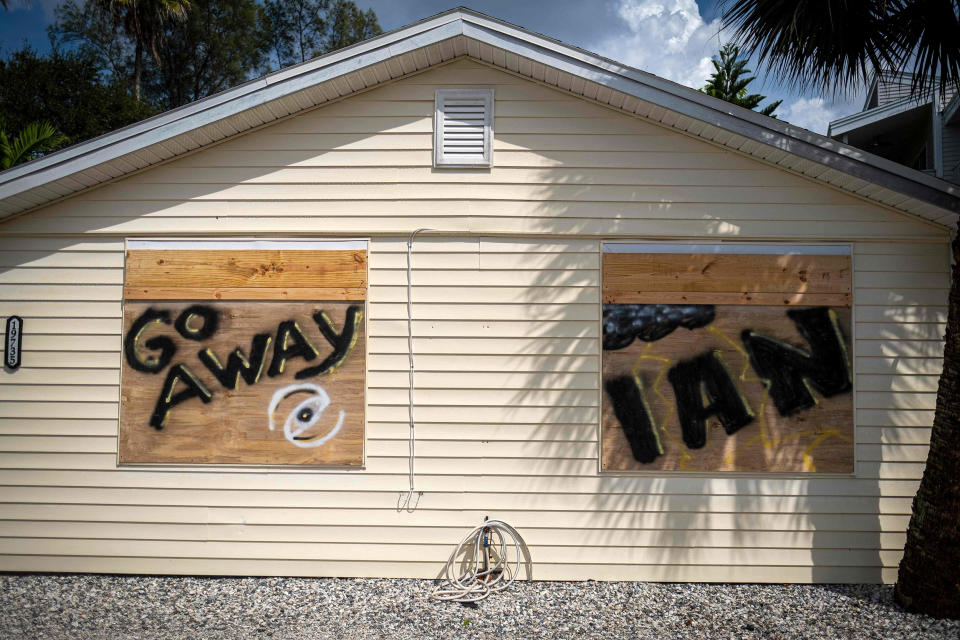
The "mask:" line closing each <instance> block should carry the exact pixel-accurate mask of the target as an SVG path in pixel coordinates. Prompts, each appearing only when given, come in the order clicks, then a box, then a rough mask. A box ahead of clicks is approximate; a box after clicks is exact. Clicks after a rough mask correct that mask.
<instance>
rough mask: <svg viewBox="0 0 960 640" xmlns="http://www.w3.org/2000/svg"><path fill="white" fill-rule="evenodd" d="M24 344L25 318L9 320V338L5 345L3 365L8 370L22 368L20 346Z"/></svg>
mask: <svg viewBox="0 0 960 640" xmlns="http://www.w3.org/2000/svg"><path fill="white" fill-rule="evenodd" d="M22 343H23V318H21V317H20V316H10V317H9V318H7V336H6V340H5V342H4V344H3V363H4V364H5V365H6V366H7V368H8V369H18V368H19V367H20V346H21V344H22Z"/></svg>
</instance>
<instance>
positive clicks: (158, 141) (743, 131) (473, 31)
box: [0, 9, 960, 224]
mask: <svg viewBox="0 0 960 640" xmlns="http://www.w3.org/2000/svg"><path fill="white" fill-rule="evenodd" d="M460 36H463V37H464V38H466V39H467V40H463V39H462V38H459V37H460ZM452 39H456V41H458V42H464V41H465V42H473V43H474V49H473V50H474V51H477V49H476V46H475V45H476V44H479V46H480V47H481V49H480V51H482V50H483V46H484V45H487V46H489V47H490V48H491V50H500V51H502V52H505V53H506V54H507V55H515V56H518V57H519V58H521V59H526V60H530V61H532V62H536V63H540V64H543V65H547V66H548V67H551V68H553V69H556V70H557V71H559V72H561V73H565V74H569V75H571V76H575V77H577V78H580V79H583V80H585V81H586V82H588V83H595V84H597V85H602V86H603V87H605V88H607V89H609V90H610V91H612V92H619V94H622V95H625V96H630V97H631V98H633V99H635V100H637V101H640V102H641V103H646V104H649V105H653V106H655V107H656V108H661V109H666V110H668V111H670V112H673V113H675V114H677V115H678V116H680V117H682V118H684V119H688V120H689V121H691V122H695V123H700V124H702V125H705V127H701V128H707V127H715V128H718V129H721V130H723V131H725V132H730V133H731V134H733V135H734V136H738V137H741V138H742V139H744V140H745V141H748V142H749V143H750V145H752V146H753V147H756V148H758V149H759V148H763V149H767V150H768V151H765V152H763V153H757V154H754V155H757V156H758V157H762V158H764V159H765V158H766V157H769V156H770V152H771V151H773V152H782V154H780V155H783V154H789V155H790V156H793V157H796V158H798V159H800V160H801V161H806V162H810V163H814V164H815V165H817V166H819V167H823V168H824V171H816V172H812V173H811V175H813V173H816V174H818V175H819V174H821V173H822V174H826V173H831V174H833V175H836V173H835V172H840V173H841V174H844V175H847V176H851V177H853V178H856V179H859V180H863V181H867V182H870V183H873V184H877V185H879V186H881V187H883V188H884V190H886V189H889V190H892V191H893V192H896V193H895V194H892V193H891V195H895V196H896V197H895V198H893V200H895V201H904V202H907V201H914V202H916V205H913V206H914V209H916V210H923V209H924V207H923V206H920V203H921V202H923V203H928V204H929V205H932V206H934V207H936V208H937V209H938V210H939V212H938V211H933V212H928V213H929V215H928V213H915V211H911V210H909V209H903V210H905V211H906V212H907V213H911V214H913V215H920V216H921V217H923V218H926V219H928V220H931V221H934V222H937V223H939V224H952V223H954V222H955V219H956V213H957V212H960V187H957V186H956V185H952V184H950V183H947V182H944V181H942V180H938V179H936V178H933V177H930V176H928V175H926V174H924V173H921V172H918V171H914V170H912V169H909V168H907V167H904V166H902V165H898V164H896V163H893V162H891V161H888V160H885V159H883V158H880V157H878V156H874V155H872V154H869V153H867V152H865V151H862V150H860V149H857V148H854V147H850V146H848V145H843V144H841V143H839V142H837V141H836V140H832V139H830V138H828V137H825V136H821V135H819V134H816V133H813V132H811V131H807V130H806V129H802V128H799V127H796V126H793V125H790V124H789V123H787V122H784V121H782V120H777V119H775V118H770V117H768V116H764V115H761V114H759V113H756V112H754V111H750V110H747V109H743V108H741V107H737V106H735V105H732V104H730V103H727V102H723V101H721V100H719V99H717V98H713V97H711V96H708V95H706V94H703V93H700V92H697V91H694V90H692V89H689V88H687V87H684V86H681V85H679V84H676V83H674V82H671V81H669V80H665V79H663V78H659V77H657V76H654V75H651V74H649V73H645V72H643V71H640V70H637V69H633V68H631V67H628V66H625V65H622V64H619V63H617V62H614V61H612V60H609V59H606V58H603V57H600V56H597V55H595V54H592V53H589V52H586V51H584V50H582V49H578V48H576V47H572V46H569V45H566V44H564V43H561V42H559V41H557V40H553V39H550V38H547V37H544V36H540V35H536V34H533V33H531V32H529V31H525V30H523V29H520V28H518V27H515V26H513V25H510V24H508V23H505V22H502V21H499V20H496V19H494V18H490V17H488V16H485V15H483V14H478V13H476V12H473V11H470V10H467V9H454V10H451V11H448V12H445V13H442V14H439V15H437V16H434V17H432V18H428V19H426V20H423V21H421V22H418V23H416V24H413V25H410V26H408V27H403V28H401V29H398V30H396V31H393V32H390V33H388V34H384V35H382V36H378V37H377V38H374V39H371V40H368V41H365V42H362V43H359V44H357V45H353V46H351V47H348V48H346V49H343V50H340V51H336V52H333V53H331V54H327V55H325V56H322V57H320V58H317V59H314V60H311V61H308V62H306V63H303V64H300V65H296V66H294V67H290V68H288V69H284V70H282V71H278V72H276V73H274V74H271V75H268V76H265V77H264V78H260V79H258V80H254V81H251V82H249V83H246V84H244V85H241V86H239V87H235V88H233V89H230V90H227V91H224V92H222V93H220V94H217V95H214V96H211V97H209V98H206V99H204V100H201V101H198V102H195V103H191V104H189V105H185V106H184V107H180V108H178V109H175V110H172V111H169V112H167V113H164V114H160V115H159V116H156V117H155V118H152V119H150V120H146V121H143V122H140V123H137V124H135V125H131V126H130V127H127V128H125V129H121V130H118V131H115V132H112V133H110V134H106V135H104V136H101V137H100V138H96V139H94V140H90V141H87V142H84V143H81V144H79V145H76V146H74V147H70V148H68V149H65V150H63V151H60V152H57V153H53V154H50V155H49V156H46V157H45V158H42V159H40V160H37V161H35V162H31V163H28V164H25V165H21V166H19V167H15V168H14V169H10V170H8V171H6V172H2V173H0V203H3V204H5V205H6V206H5V207H3V208H4V209H6V210H7V213H10V214H13V213H20V212H23V211H27V210H32V209H33V208H36V207H38V206H43V205H44V204H47V203H49V202H52V201H54V200H55V199H57V198H56V197H50V198H48V199H47V200H46V201H45V202H40V203H37V202H35V201H36V200H37V199H43V198H42V197H41V196H38V195H37V193H38V192H37V191H34V192H32V193H28V192H29V190H30V189H35V188H36V189H38V190H40V191H42V190H43V187H45V186H46V185H51V186H57V187H59V188H60V189H61V190H69V189H67V188H66V187H64V186H63V185H62V184H58V185H53V184H52V183H54V181H56V180H64V181H67V180H69V179H70V178H71V176H77V177H81V174H80V172H83V171H87V170H89V171H90V172H94V171H96V170H97V168H98V167H101V168H102V167H105V166H107V165H106V163H109V162H111V161H116V162H118V163H119V162H121V161H122V160H123V158H124V157H126V158H129V157H130V154H132V153H136V152H148V151H149V148H150V147H151V146H153V148H154V149H156V148H158V147H160V146H162V145H163V144H164V143H165V142H166V143H168V144H171V145H172V144H173V143H175V142H176V140H175V138H177V137H178V136H180V137H181V138H182V137H183V136H184V135H185V134H193V133H198V132H202V131H203V130H205V129H203V128H204V127H206V130H209V129H210V128H211V126H212V125H215V124H217V123H220V122H223V121H224V120H225V119H227V118H231V117H234V116H238V115H241V114H244V113H249V112H251V110H253V109H257V108H258V107H263V106H265V105H270V104H272V103H274V102H276V101H278V100H281V99H284V98H288V97H291V96H296V95H303V92H305V91H308V90H309V89H311V88H312V87H315V86H318V85H319V84H320V83H323V82H330V81H331V80H337V79H339V78H342V77H346V76H348V75H349V74H354V75H356V73H355V72H360V71H363V70H365V69H369V68H373V65H377V64H378V63H385V62H386V61H392V59H395V58H398V57H399V56H406V55H409V54H411V53H417V54H418V55H419V52H420V51H422V50H426V49H428V48H430V47H435V45H438V44H442V43H444V42H445V41H449V40H452ZM560 88H562V87H560ZM298 92H299V94H298ZM317 104H322V102H318V103H317ZM313 106H316V105H313ZM690 128H691V127H686V128H683V127H678V129H679V130H683V131H686V132H687V133H690V134H691V135H700V134H699V133H696V132H691V131H688V129H690ZM240 133H242V131H241V132H240ZM701 137H704V138H705V139H710V140H711V141H714V139H712V138H710V137H708V136H706V135H704V136H701ZM731 137H732V136H731ZM201 146H202V145H201ZM727 146H730V148H734V149H737V150H740V147H741V146H742V145H739V146H737V145H727ZM748 153H749V152H748ZM174 157H176V156H174ZM778 164H780V165H781V166H784V167H785V168H790V166H789V163H786V162H778ZM831 170H833V171H831ZM814 177H817V176H816V175H815V176H814ZM817 179H821V180H823V181H825V182H827V183H830V184H836V182H835V181H833V180H831V179H829V178H819V177H817ZM840 188H845V189H846V187H844V186H840ZM859 188H862V185H861V186H860V187H858V189H859ZM47 190H48V191H50V192H51V193H55V191H56V190H55V189H53V188H50V187H47ZM80 190H81V189H75V190H73V191H72V192H76V191H80ZM847 190H848V191H853V192H854V193H856V191H857V189H854V188H852V187H851V188H849V189H847ZM72 192H71V193H72ZM20 194H25V195H24V196H23V197H20ZM69 195H70V194H66V195H61V196H59V197H68V196H69ZM27 196H33V200H34V202H32V203H31V199H30V198H29V197H27ZM871 197H872V196H871ZM873 199H876V200H877V201H879V202H883V203H885V204H887V203H889V202H890V201H891V198H890V197H889V196H888V197H887V198H886V199H885V200H884V199H881V198H873ZM893 206H897V205H893ZM904 206H906V205H904ZM0 215H2V213H0ZM945 215H946V216H947V217H948V218H949V220H948V219H946V218H945V217H944V216H945Z"/></svg>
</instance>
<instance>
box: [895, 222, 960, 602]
mask: <svg viewBox="0 0 960 640" xmlns="http://www.w3.org/2000/svg"><path fill="white" fill-rule="evenodd" d="M953 262H954V264H953V278H952V282H951V285H950V301H949V305H950V306H949V310H948V313H947V335H946V347H945V348H944V353H943V374H942V375H941V376H940V388H939V390H938V391H937V411H936V415H935V416H934V419H933V432H932V433H931V435H930V453H929V454H928V455H927V466H926V469H925V470H924V472H923V479H922V480H921V481H920V488H919V490H918V491H917V496H916V497H915V498H914V499H913V516H912V517H911V518H910V527H909V528H908V529H907V544H906V547H905V549H904V555H903V560H901V561H900V574H899V576H898V578H897V586H896V589H895V591H894V594H895V597H896V600H897V602H899V603H900V605H901V606H903V607H904V608H905V609H907V610H909V611H916V612H920V613H926V614H928V615H931V616H937V617H946V618H960V475H958V474H957V470H958V469H960V235H958V236H955V237H954V240H953Z"/></svg>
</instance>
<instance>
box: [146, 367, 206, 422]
mask: <svg viewBox="0 0 960 640" xmlns="http://www.w3.org/2000/svg"><path fill="white" fill-rule="evenodd" d="M178 382H181V383H183V385H184V386H185V387H186V388H185V389H183V390H182V391H177V390H176V388H177V383H178ZM212 397H213V393H211V392H210V390H209V389H207V387H206V386H204V384H203V382H201V381H200V379H199V378H197V376H195V375H193V372H192V371H190V369H189V368H188V367H187V365H185V364H175V365H173V366H172V367H170V371H168V372H167V379H166V380H165V381H164V382H163V390H162V391H161V392H160V397H159V398H158V399H157V404H156V405H155V406H154V409H153V415H151V416H150V426H151V427H153V428H154V429H156V430H158V431H159V430H160V429H163V425H164V424H165V423H166V421H167V415H168V414H169V413H170V410H171V409H173V408H174V407H175V406H177V405H178V404H180V403H181V402H183V401H185V400H189V399H190V398H200V399H201V400H202V401H203V403H204V404H206V403H208V402H210V399H211V398H212Z"/></svg>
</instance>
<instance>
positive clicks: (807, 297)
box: [603, 253, 851, 307]
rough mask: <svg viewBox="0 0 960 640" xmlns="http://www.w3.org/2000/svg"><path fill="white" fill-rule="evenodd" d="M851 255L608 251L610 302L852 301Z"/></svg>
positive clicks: (838, 303) (605, 274) (840, 303)
mask: <svg viewBox="0 0 960 640" xmlns="http://www.w3.org/2000/svg"><path fill="white" fill-rule="evenodd" d="M850 293H851V281H850V256H847V255H770V254H768V255H739V254H717V253H706V254H697V253H605V254H604V256H603V300H604V302H608V303H648V304H750V305H780V304H785V305H828V306H834V307H836V306H850Z"/></svg>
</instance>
